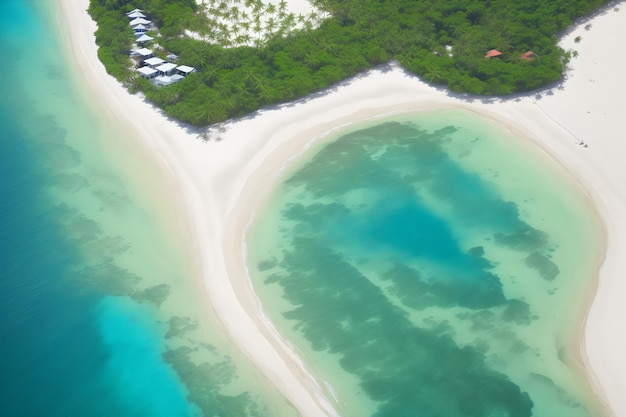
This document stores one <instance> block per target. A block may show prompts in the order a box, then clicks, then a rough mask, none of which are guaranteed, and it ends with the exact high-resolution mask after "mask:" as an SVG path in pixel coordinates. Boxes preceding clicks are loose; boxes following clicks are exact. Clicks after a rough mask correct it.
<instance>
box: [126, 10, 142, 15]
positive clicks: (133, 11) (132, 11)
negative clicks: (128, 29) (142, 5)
mask: <svg viewBox="0 0 626 417" xmlns="http://www.w3.org/2000/svg"><path fill="white" fill-rule="evenodd" d="M135 12H139V13H141V12H143V10H141V9H134V10H131V11H130V12H128V13H126V16H129V15H130V14H132V13H135Z"/></svg>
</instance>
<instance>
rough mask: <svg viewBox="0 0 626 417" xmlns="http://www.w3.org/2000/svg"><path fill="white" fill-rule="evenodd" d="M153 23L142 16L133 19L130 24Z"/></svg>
mask: <svg viewBox="0 0 626 417" xmlns="http://www.w3.org/2000/svg"><path fill="white" fill-rule="evenodd" d="M151 23H152V22H151V21H149V20H146V19H143V18H141V17H138V18H137V19H133V20H131V21H130V25H131V26H133V27H134V26H137V25H149V24H151Z"/></svg>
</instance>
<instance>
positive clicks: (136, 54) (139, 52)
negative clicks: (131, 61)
mask: <svg viewBox="0 0 626 417" xmlns="http://www.w3.org/2000/svg"><path fill="white" fill-rule="evenodd" d="M130 56H131V57H133V58H139V59H140V60H144V59H148V58H152V57H153V56H154V55H153V53H152V51H151V50H150V49H148V48H141V49H136V50H134V51H131V52H130Z"/></svg>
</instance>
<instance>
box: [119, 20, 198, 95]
mask: <svg viewBox="0 0 626 417" xmlns="http://www.w3.org/2000/svg"><path fill="white" fill-rule="evenodd" d="M126 16H128V18H129V19H131V20H130V26H131V27H132V28H133V30H134V31H135V35H136V36H139V37H138V38H137V40H136V41H135V42H136V43H137V45H138V46H144V45H145V44H146V42H149V41H151V40H152V39H153V38H152V37H150V36H148V35H146V34H145V32H146V31H147V30H148V28H152V22H151V21H149V20H147V19H146V15H145V14H144V13H143V10H139V9H135V10H133V11H131V12H128V13H126ZM130 56H131V57H132V58H136V59H137V60H138V61H139V65H140V68H138V69H137V72H138V73H139V74H140V75H141V76H142V77H143V78H146V79H148V80H152V82H153V83H155V84H156V85H160V86H165V85H170V84H174V83H175V82H178V81H180V80H182V79H183V78H185V77H186V76H187V75H189V74H191V73H192V72H196V69H195V68H193V67H189V66H187V65H177V64H173V63H171V62H167V61H166V60H164V59H161V58H159V57H155V56H154V53H153V52H152V50H150V49H148V48H145V47H142V48H141V49H136V50H134V51H132V52H131V53H130ZM170 56H171V57H172V60H175V59H176V58H177V57H176V56H175V55H168V59H169V57H170Z"/></svg>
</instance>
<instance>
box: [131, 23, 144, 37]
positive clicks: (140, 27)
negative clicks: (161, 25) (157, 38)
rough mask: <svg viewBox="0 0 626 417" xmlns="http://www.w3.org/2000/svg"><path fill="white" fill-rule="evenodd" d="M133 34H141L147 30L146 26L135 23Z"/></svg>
mask: <svg viewBox="0 0 626 417" xmlns="http://www.w3.org/2000/svg"><path fill="white" fill-rule="evenodd" d="M133 30H134V31H135V35H138V36H141V34H142V33H144V32H147V31H148V28H147V27H146V26H144V25H137V26H135V27H134V28H133Z"/></svg>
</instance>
